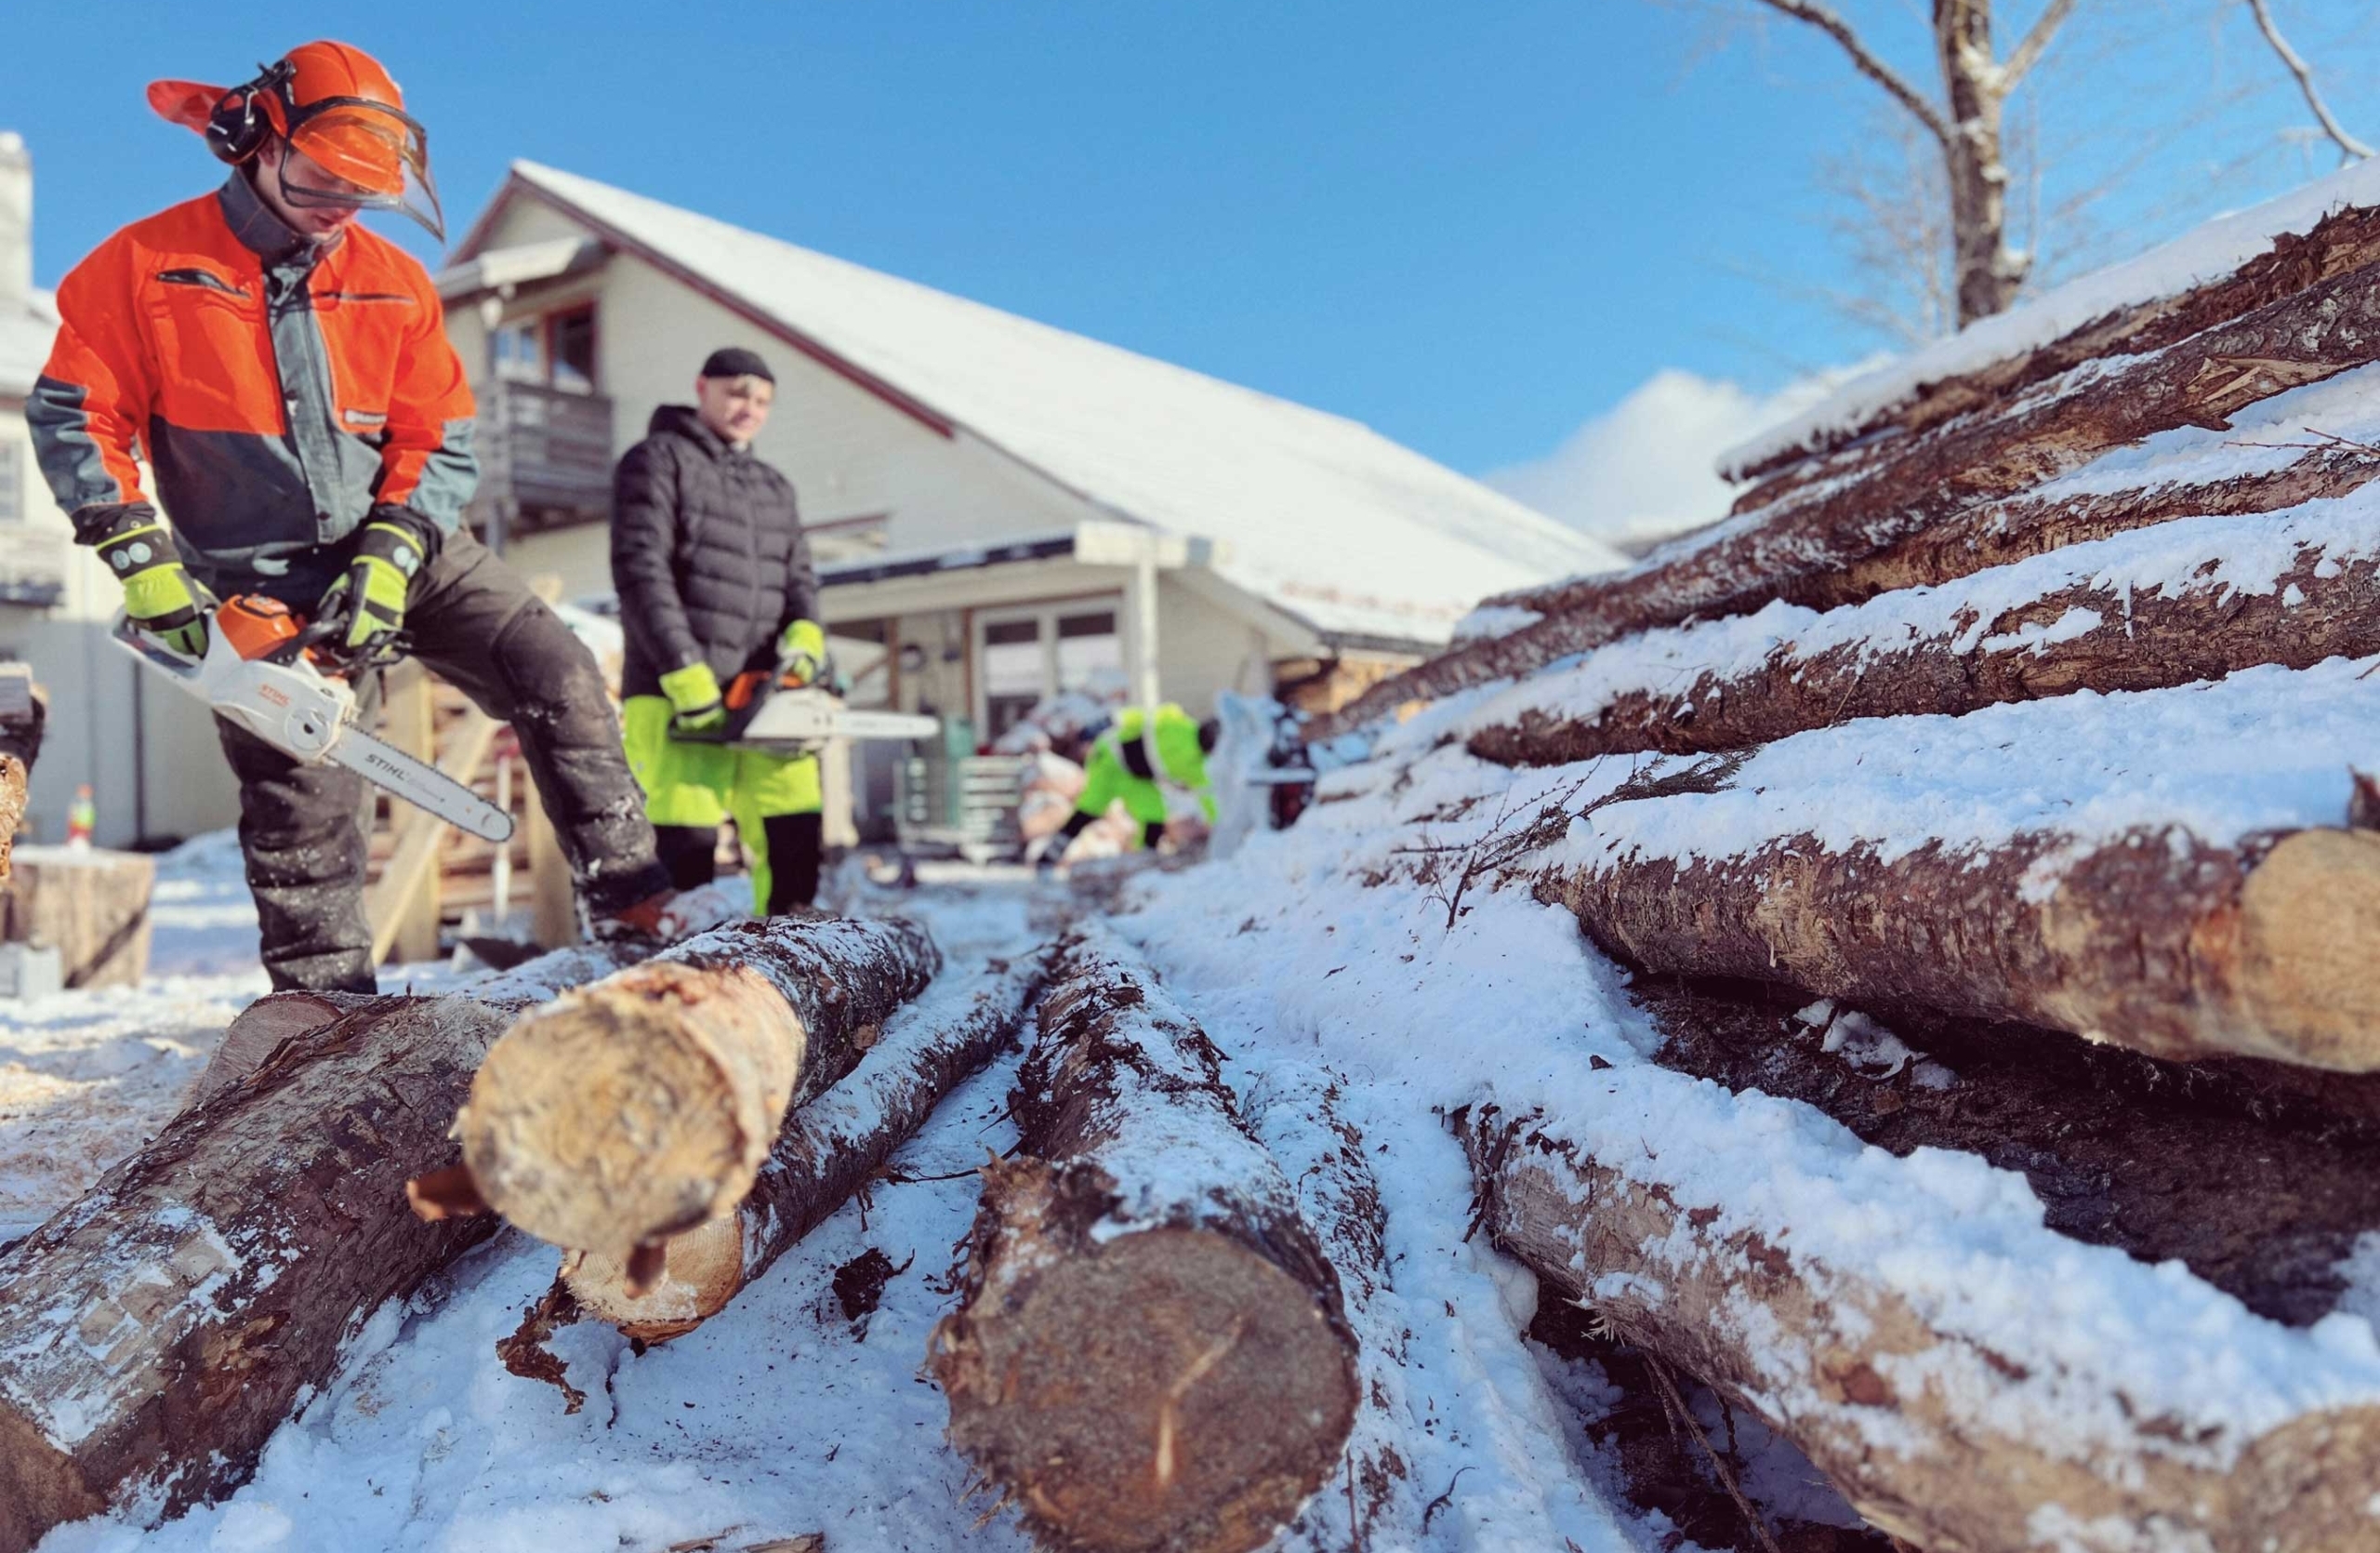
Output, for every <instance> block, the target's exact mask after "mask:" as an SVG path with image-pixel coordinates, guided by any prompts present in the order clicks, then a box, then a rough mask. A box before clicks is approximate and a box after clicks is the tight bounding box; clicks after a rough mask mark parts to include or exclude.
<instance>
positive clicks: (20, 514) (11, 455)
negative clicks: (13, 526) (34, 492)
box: [0, 441, 25, 524]
mask: <svg viewBox="0 0 2380 1553" xmlns="http://www.w3.org/2000/svg"><path fill="white" fill-rule="evenodd" d="M24 521H25V449H24V445H23V444H21V443H19V442H14V441H10V442H0V524H6V523H22V522H24Z"/></svg>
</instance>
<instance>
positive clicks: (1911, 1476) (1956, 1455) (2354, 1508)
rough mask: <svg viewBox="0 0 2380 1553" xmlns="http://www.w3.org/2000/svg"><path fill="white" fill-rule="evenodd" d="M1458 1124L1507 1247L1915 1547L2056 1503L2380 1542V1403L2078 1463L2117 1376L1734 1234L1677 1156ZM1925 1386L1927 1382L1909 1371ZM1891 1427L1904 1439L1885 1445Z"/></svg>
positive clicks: (2217, 1533)
mask: <svg viewBox="0 0 2380 1553" xmlns="http://www.w3.org/2000/svg"><path fill="white" fill-rule="evenodd" d="M1565 1103H1566V1104H1568V1105H1577V1104H1579V1103H1580V1097H1579V1096H1576V1095H1570V1096H1566V1097H1565ZM1453 1121H1454V1124H1455V1128H1456V1132H1457V1135H1459V1136H1460V1137H1461V1141H1462V1144H1463V1147H1464V1149H1465V1150H1466V1152H1467V1153H1468V1154H1469V1155H1470V1157H1471V1161H1472V1169H1473V1172H1474V1179H1475V1182H1476V1186H1477V1189H1478V1192H1479V1199H1480V1222H1481V1224H1482V1226H1483V1227H1484V1228H1487V1229H1488V1232H1489V1234H1490V1235H1491V1236H1492V1237H1493V1239H1494V1241H1495V1243H1496V1244H1497V1246H1498V1247H1499V1248H1500V1249H1501V1250H1503V1251H1504V1252H1505V1253H1507V1254H1510V1255H1512V1256H1514V1257H1516V1258H1518V1259H1519V1260H1520V1261H1522V1262H1524V1263H1526V1264H1527V1266H1528V1267H1529V1268H1531V1269H1532V1270H1534V1271H1535V1272H1536V1273H1537V1275H1538V1277H1539V1278H1540V1279H1541V1280H1543V1281H1544V1282H1545V1284H1546V1285H1547V1292H1548V1293H1551V1294H1559V1295H1560V1296H1562V1297H1563V1298H1566V1299H1570V1300H1576V1301H1578V1302H1580V1303H1581V1304H1586V1305H1591V1306H1592V1307H1593V1308H1594V1310H1595V1313H1596V1314H1597V1316H1599V1317H1600V1318H1601V1320H1602V1321H1603V1323H1604V1324H1605V1326H1606V1327H1607V1328H1608V1329H1609V1330H1610V1331H1611V1332H1613V1333H1615V1334H1618V1335H1620V1336H1621V1337H1623V1338H1625V1339H1626V1340H1627V1341H1628V1342H1630V1343H1632V1344H1633V1345H1635V1346H1636V1347H1640V1348H1642V1349H1644V1350H1646V1352H1648V1353H1651V1354H1654V1355H1656V1356H1658V1357H1659V1358H1660V1359H1662V1360H1664V1361H1667V1362H1669V1363H1670V1364H1673V1365H1674V1366H1676V1367H1678V1368H1679V1369H1683V1370H1686V1371H1687V1372H1689V1373H1691V1374H1694V1375H1696V1376H1697V1377H1699V1379H1701V1380H1702V1381H1703V1382H1704V1383H1705V1384H1706V1385H1708V1386H1710V1387H1712V1388H1713V1389H1715V1390H1717V1391H1718V1392H1720V1393H1721V1394H1722V1395H1723V1396H1724V1397H1726V1398H1727V1399H1728V1400H1730V1401H1731V1402H1732V1403H1733V1404H1734V1405H1736V1406H1739V1407H1743V1408H1745V1409H1747V1410H1749V1411H1750V1412H1752V1413H1753V1414H1757V1415H1758V1416H1759V1417H1760V1418H1761V1420H1762V1421H1763V1422H1764V1423H1765V1424H1766V1425H1767V1426H1768V1427H1770V1428H1772V1429H1774V1430H1776V1431H1777V1432H1778V1433H1779V1434H1781V1435H1783V1436H1785V1437H1786V1438H1787V1439H1789V1440H1792V1441H1793V1442H1794V1443H1795V1444H1796V1445H1798V1446H1799V1447H1801V1449H1802V1451H1803V1453H1805V1455H1807V1456H1808V1457H1809V1458H1810V1460H1811V1462H1812V1463H1813V1464H1814V1465H1816V1466H1817V1467H1818V1469H1819V1470H1821V1471H1822V1472H1824V1473H1825V1474H1826V1475H1827V1476H1828V1477H1829V1478H1830V1479H1831V1480H1833V1482H1834V1484H1835V1486H1836V1487H1837V1488H1838V1489H1840V1490H1841V1491H1842V1492H1843V1493H1844V1496H1845V1498H1846V1499H1848V1500H1849V1501H1850V1502H1851V1504H1852V1506H1853V1507H1854V1508H1856V1509H1858V1512H1859V1513H1860V1514H1861V1515H1862V1516H1864V1517H1866V1518H1867V1520H1869V1521H1871V1523H1873V1524H1874V1525H1876V1526H1879V1527H1881V1528H1883V1529H1884V1530H1885V1531H1887V1532H1890V1533H1893V1534H1894V1535H1895V1536H1897V1537H1900V1538H1902V1539H1903V1540H1904V1541H1906V1542H1908V1543H1909V1544H1911V1545H1912V1546H1919V1547H1954V1548H1961V1549H1966V1550H1969V1553H2030V1550H2032V1549H2036V1548H2038V1547H2040V1546H2043V1544H2042V1542H2041V1540H2040V1537H2039V1535H2038V1532H2039V1530H2040V1527H2041V1524H2042V1521H2041V1519H2040V1518H2041V1517H2042V1516H2043V1513H2044V1512H2045V1511H2054V1512H2055V1516H2054V1519H2055V1521H2056V1525H2057V1526H2058V1527H2059V1528H2060V1530H2061V1533H2062V1536H2061V1540H2060V1541H2059V1546H2065V1547H2069V1548H2071V1549H2074V1550H2076V1553H2135V1550H2136V1549H2139V1548H2142V1547H2145V1546H2160V1547H2162V1546H2175V1547H2198V1548H2205V1549H2211V1550H2213V1553H2351V1550H2352V1549H2355V1548H2358V1547H2360V1546H2366V1545H2367V1540H2368V1537H2369V1528H2370V1525H2371V1522H2370V1520H2369V1519H2368V1512H2367V1510H2366V1508H2365V1500H2366V1499H2367V1498H2368V1497H2369V1494H2370V1488H2369V1484H2370V1482H2371V1480H2372V1477H2373V1473H2374V1472H2375V1471H2380V1409H2373V1408H2345V1409H2336V1410H2331V1411H2316V1412H2311V1413H2307V1414H2300V1415H2298V1416H2296V1417H2294V1418H2291V1419H2289V1420H2287V1421H2286V1422H2284V1423H2281V1425H2279V1426H2277V1427H2272V1428H2269V1429H2268V1430H2266V1431H2265V1432H2264V1433H2262V1434H2259V1435H2255V1436H2254V1437H2252V1438H2243V1439H2239V1440H2229V1441H2225V1442H2224V1443H2225V1444H2226V1445H2230V1446H2236V1447H2237V1449H2236V1452H2227V1451H2225V1450H2216V1449H2209V1448H2208V1447H2209V1446H2210V1444H2212V1443H2213V1441H2212V1440H2210V1438H2209V1437H2207V1436H2205V1435H2203V1434H2201V1433H2199V1432H2197V1428H2196V1427H2195V1426H2194V1425H2193V1422H2192V1421H2191V1420H2188V1419H2177V1418H2170V1417H2165V1416H2162V1415H2160V1416H2149V1417H2140V1418H2138V1420H2137V1424H2136V1427H2135V1432H2134V1433H2133V1434H2132V1436H2131V1437H2130V1438H2129V1439H2126V1438H2124V1437H2122V1435H2116V1436H2114V1437H2112V1438H2107V1439H2101V1440H2096V1442H2095V1444H2094V1445H2093V1447H2092V1449H2091V1450H2090V1451H2088V1452H2087V1453H2073V1452H2071V1451H2070V1450H2069V1447H2068V1446H2067V1444H2066V1443H2065V1441H2064V1440H2063V1439H2062V1437H2063V1436H2064V1435H2065V1434H2066V1433H2067V1432H2068V1431H2067V1430H2066V1428H2065V1427H2064V1425H2065V1418H2064V1411H2065V1409H2066V1408H2067V1407H2069V1406H2070V1405H2071V1402H2070V1399H2071V1398H2072V1397H2074V1396H2075V1395H2077V1394H2078V1393H2083V1392H2087V1391H2090V1390H2093V1389H2096V1388H2102V1387H2109V1386H2110V1385H2113V1384H2115V1382H2113V1381H2112V1380H2111V1379H2110V1377H2109V1376H2104V1375H2096V1374H2089V1373H2083V1372H2077V1371H2074V1370H2071V1369H2063V1370H2061V1371H2060V1372H2058V1373H2056V1374H2045V1375H2044V1374H2034V1373H2032V1372H2031V1371H2030V1370H2029V1369H2028V1368H2027V1367H2026V1366H2025V1365H2023V1364H2020V1363H2018V1362H2016V1361H2014V1360H2012V1359H2010V1358H2009V1357H2007V1356H2006V1355H2004V1354H2002V1353H1999V1352H1997V1351H1995V1350H1994V1349H1993V1348H1991V1347H1989V1346H1987V1345H1986V1344H1985V1343H1984V1342H1982V1341H1980V1340H1979V1339H1978V1338H1977V1337H1976V1336H1974V1335H1972V1334H1968V1333H1964V1332H1957V1331H1945V1330H1940V1329H1938V1328H1937V1327H1936V1326H1934V1325H1932V1324H1930V1323H1929V1321H1928V1320H1927V1318H1926V1317H1925V1316H1924V1313H1923V1312H1921V1311H1920V1310H1919V1309H1917V1308H1916V1307H1913V1306H1912V1305H1911V1303H1910V1302H1909V1300H1908V1299H1906V1298H1905V1297H1904V1296H1903V1295H1902V1294H1900V1293H1899V1292H1898V1291H1897V1289H1895V1288H1894V1287H1893V1286H1892V1285H1891V1284H1890V1283H1889V1282H1886V1281H1883V1280H1881V1279H1879V1278H1877V1277H1875V1276H1874V1275H1872V1274H1870V1273H1867V1272H1865V1271H1862V1270H1858V1269H1846V1268H1837V1267H1833V1266H1831V1265H1830V1264H1829V1263H1827V1262H1825V1261H1822V1260H1820V1259H1818V1258H1816V1257H1814V1256H1812V1255H1810V1254H1808V1253H1807V1252H1805V1251H1804V1250H1803V1249H1801V1248H1800V1247H1798V1246H1796V1245H1795V1244H1793V1243H1792V1242H1791V1241H1787V1240H1784V1239H1781V1238H1780V1239H1778V1240H1774V1241H1772V1240H1770V1239H1767V1238H1765V1237H1764V1236H1762V1235H1761V1234H1759V1233H1758V1232H1757V1231H1754V1230H1748V1229H1740V1228H1738V1229H1730V1228H1726V1225H1724V1224H1723V1223H1722V1222H1721V1221H1722V1220H1723V1219H1724V1218H1726V1216H1727V1215H1726V1207H1727V1205H1726V1204H1708V1203H1704V1204H1697V1205H1695V1206H1692V1207H1687V1206H1685V1205H1683V1204H1681V1203H1680V1202H1679V1201H1677V1199H1676V1198H1675V1197H1674V1196H1673V1193H1672V1191H1671V1189H1670V1188H1669V1186H1668V1185H1667V1184H1666V1183H1665V1182H1664V1181H1662V1180H1661V1179H1659V1177H1658V1175H1657V1174H1656V1172H1657V1170H1658V1162H1657V1161H1647V1160H1646V1159H1644V1158H1641V1157H1640V1158H1637V1159H1633V1160H1632V1161H1628V1166H1627V1168H1626V1169H1620V1168H1615V1167H1614V1166H1612V1165H1610V1164H1607V1163H1606V1162H1605V1161H1600V1160H1597V1159H1595V1158H1594V1157H1593V1155H1592V1154H1589V1153H1587V1152H1586V1151H1584V1150H1582V1149H1580V1148H1577V1147H1575V1146H1574V1145H1572V1144H1571V1143H1569V1142H1567V1141H1565V1140H1564V1139H1563V1138H1561V1137H1559V1136H1557V1135H1553V1134H1550V1133H1549V1132H1547V1131H1546V1130H1545V1129H1544V1128H1543V1127H1542V1126H1541V1125H1540V1123H1539V1122H1538V1120H1537V1119H1536V1118H1535V1117H1534V1116H1511V1115H1506V1114H1503V1113H1500V1112H1499V1111H1497V1110H1496V1109H1495V1108H1492V1107H1487V1108H1478V1109H1474V1110H1465V1111H1461V1112H1457V1113H1456V1115H1455V1117H1454V1119H1453ZM1912 1375H1923V1376H1924V1377H1925V1379H1924V1384H1921V1385H1914V1386H1912V1385H1910V1384H1908V1383H1907V1381H1906V1379H1902V1380H1901V1381H1899V1382H1898V1383H1897V1382H1896V1379H1895V1378H1893V1377H1909V1376H1912ZM2117 1395H2118V1398H2119V1400H2123V1399H2122V1393H2121V1392H2118V1394H2117ZM2133 1411H2134V1410H2133V1408H2132V1407H2131V1404H2130V1403H2129V1401H2128V1400H2126V1401H2125V1402H2124V1406H2123V1408H2122V1412H2123V1413H2125V1414H2132V1413H2133ZM2219 1432H2220V1431H2219V1430H2218V1433H2219ZM1887 1433H1888V1434H1889V1437H1890V1438H1891V1439H1893V1440H1895V1441H1896V1442H1897V1447H1896V1448H1892V1449H1879V1448H1878V1447H1877V1445H1876V1443H1875V1441H1876V1440H1877V1439H1878V1438H1879V1436H1880V1435H1882V1434H1887Z"/></svg>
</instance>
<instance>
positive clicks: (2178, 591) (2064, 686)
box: [1467, 488, 2380, 765]
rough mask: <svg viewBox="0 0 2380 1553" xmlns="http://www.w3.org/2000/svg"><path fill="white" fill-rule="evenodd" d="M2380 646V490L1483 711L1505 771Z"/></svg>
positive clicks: (1480, 739)
mask: <svg viewBox="0 0 2380 1553" xmlns="http://www.w3.org/2000/svg"><path fill="white" fill-rule="evenodd" d="M2374 652H2380V488H2374V489H2371V490H2367V491H2365V492H2363V493H2360V494H2359V495H2358V496H2356V497H2352V498H2347V499H2345V500H2341V501H2330V502H2319V503H2314V504H2311V505H2309V506H2307V507H2306V508H2303V509H2300V510H2299V511H2295V512H2292V513H2290V514H2288V515H2286V516H2284V517H2281V518H2279V519H2275V518H2271V517H2238V518H2192V519H2182V520H2178V521H2176V522H2174V523H2169V524H2160V525H2159V526H2157V527H2155V528H2152V529H2148V530H2145V531H2142V532H2139V533H2134V534H2126V535H2122V536H2120V537H2118V538H2112V539H2104V540H2098V541H2096V542H2092V543H2087V544H2079V545H2071V546H2068V547H2066V548H2064V549H2061V550H2057V551H2052V552H2050V553H2049V554H2047V555H2043V556H2037V557H2035V558H2034V559H2032V560H2030V561H2026V562H2021V563H2018V564H2016V565H2013V566H2005V567H1999V568H1995V569H1994V570H1992V571H1989V572H1984V573H1980V574H1978V575H1977V576H1974V577H1965V578H1963V579H1962V580H1960V581H1959V582H1956V583H1952V584H1950V585H1947V586H1945V587H1941V588H1933V589H1912V590H1910V591H1904V592H1898V593H1889V594H1886V595H1884V596H1883V597H1881V598H1877V599H1873V600H1871V601H1869V602H1868V603H1866V604H1857V605H1853V606H1850V607H1847V608H1844V609H1839V610H1834V611H1831V612H1830V613H1828V614H1825V615H1819V614H1817V613H1815V612H1813V611H1810V610H1806V609H1797V608H1794V607H1792V606H1790V605H1787V604H1770V605H1769V606H1768V607H1767V608H1765V609H1763V610H1761V611H1760V612H1759V613H1757V614H1754V615H1746V616H1733V617H1727V618H1725V619H1720V620H1713V621H1709V622H1705V623H1699V624H1695V625H1691V626H1685V627H1674V628H1671V629H1668V630H1657V631H1648V632H1646V633H1645V634H1644V635H1642V636H1636V637H1632V638H1630V639H1629V640H1627V641H1625V642H1616V643H1613V644H1611V645H1610V646H1607V647H1605V648H1602V649H1600V650H1599V651H1597V652H1595V653H1593V654H1591V655H1589V656H1588V657H1587V658H1586V659H1585V660H1584V661H1583V662H1581V663H1580V665H1579V666H1578V667H1577V668H1575V669H1570V670H1563V671H1560V672H1554V673H1546V674H1540V675H1536V676H1533V677H1532V678H1530V679H1527V680H1525V681H1523V682H1521V684H1518V685H1516V686H1514V688H1513V689H1511V690H1509V691H1506V692H1504V693H1503V694H1501V695H1500V696H1498V697H1495V698H1493V699H1492V700H1490V701H1489V702H1488V704H1487V705H1486V706H1485V707H1483V708H1482V709H1481V710H1479V711H1478V712H1477V713H1476V714H1475V715H1474V716H1473V717H1472V718H1471V719H1469V721H1468V724H1467V725H1468V726H1469V727H1470V728H1472V730H1473V732H1472V734H1471V738H1470V749H1471V751H1472V753H1474V754H1475V755H1478V756H1480V757H1481V758H1482V759H1485V760H1491V761H1496V762H1499V763H1503V764H1506V765H1559V764H1563V763H1567V762H1571V761H1580V760H1586V759H1589V758H1591V757H1593V756H1596V755H1605V754H1615V753H1620V754H1625V753H1632V752H1634V751H1637V750H1661V751H1666V752H1669V753H1673V754H1690V753H1695V752H1699V751H1705V750H1735V749H1742V748H1744V747H1746V746H1749V745H1753V744H1765V743H1766V742H1768V741H1769V740H1771V739H1777V738H1782V737H1786V736H1788V735H1790V734H1795V733H1800V732H1802V731H1804V730H1805V729H1809V728H1818V727H1825V726H1828V725H1831V724H1832V723H1845V722H1849V721H1851V720H1853V719H1856V718H1862V717H1895V716H1905V715H1922V714H1925V713H1943V714H1947V715H1952V716H1955V715H1958V714H1960V713H1963V712H1968V711H1973V710H1976V709H1977V708H1979V707H1985V706H1990V705H1994V704H1997V703H2000V702H2006V701H2022V700H2033V699H2038V698H2041V697H2049V696H2062V695H2065V694H2067V693H2068V692H2069V691H2073V690H2078V689H2083V690H2097V691H2109V690H2153V689H2158V688H2162V687H2164V686H2168V685H2175V684H2187V683H2188V682H2190V681H2192V680H2201V679H2217V678H2220V677H2222V676H2223V675H2225V674H2228V673H2231V672H2233V671H2234V670H2241V669H2246V668H2252V667H2254V666H2255V665H2258V664H2265V663H2280V664H2285V665H2288V666H2290V667H2292V668H2307V667H2310V666H2311V665H2313V664H2316V663H2319V662H2321V660H2322V659H2324V658H2326V657H2361V656H2364V655H2366V654H2370V653H2374Z"/></svg>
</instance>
